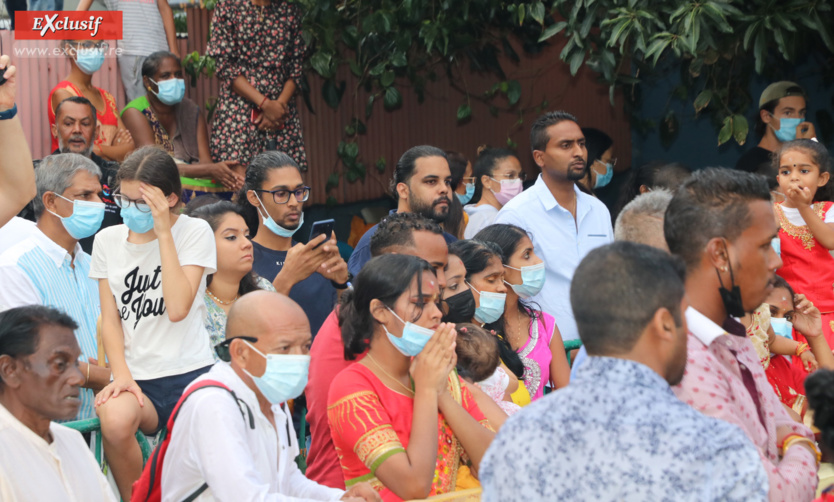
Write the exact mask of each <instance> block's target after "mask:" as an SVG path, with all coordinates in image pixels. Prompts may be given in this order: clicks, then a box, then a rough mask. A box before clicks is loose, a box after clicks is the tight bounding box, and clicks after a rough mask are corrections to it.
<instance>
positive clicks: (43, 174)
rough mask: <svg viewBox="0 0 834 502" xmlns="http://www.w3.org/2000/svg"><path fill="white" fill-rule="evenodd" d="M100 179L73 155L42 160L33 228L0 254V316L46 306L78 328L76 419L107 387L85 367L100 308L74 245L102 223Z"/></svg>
mask: <svg viewBox="0 0 834 502" xmlns="http://www.w3.org/2000/svg"><path fill="white" fill-rule="evenodd" d="M100 176H101V170H100V169H99V168H98V166H97V165H96V164H95V163H94V162H93V161H92V160H90V159H88V158H86V157H84V156H82V155H79V154H76V153H64V154H58V155H51V156H49V157H47V158H46V159H44V160H43V162H41V164H40V166H39V167H38V169H37V172H36V174H35V181H36V185H37V189H38V195H37V197H35V199H34V200H33V207H34V210H35V217H36V218H37V220H38V222H37V225H36V228H33V229H31V231H30V235H29V237H28V238H26V239H24V240H23V241H20V242H18V243H17V244H16V245H14V246H12V247H11V248H9V249H8V250H6V252H4V253H3V254H2V255H0V285H2V286H0V311H2V310H5V309H9V308H13V307H21V306H24V305H48V306H50V307H55V308H57V309H59V310H61V311H63V312H65V313H67V314H69V316H70V317H72V319H73V320H74V321H75V323H76V324H78V326H79V327H78V329H77V331H76V333H75V334H76V337H77V339H78V344H79V346H80V347H81V352H82V355H83V360H82V361H81V362H80V365H81V371H82V373H83V374H84V376H85V381H84V382H82V385H83V386H84V387H86V389H84V390H83V391H82V392H81V403H82V404H81V407H80V408H79V414H78V416H77V417H75V418H76V419H78V420H81V419H87V418H94V417H95V410H94V407H93V399H94V395H93V390H98V389H101V388H102V387H104V386H105V385H107V384H108V383H109V382H110V370H109V369H106V368H104V367H101V366H98V365H95V364H88V362H87V361H88V358H95V357H97V356H98V344H97V343H96V322H97V321H98V316H99V313H100V312H101V308H100V306H99V295H98V284H97V281H95V280H93V279H90V277H89V273H90V255H88V254H87V253H85V252H84V251H83V250H82V249H81V245H80V244H79V243H78V240H79V239H83V238H85V237H89V236H91V235H93V234H94V233H95V232H96V231H98V229H99V227H101V222H102V219H103V218H104V204H103V203H102V202H101V199H100V198H99V193H101V183H100V181H99V177H100ZM70 418H72V417H70Z"/></svg>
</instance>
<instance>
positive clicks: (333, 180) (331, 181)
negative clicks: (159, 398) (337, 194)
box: [324, 173, 339, 192]
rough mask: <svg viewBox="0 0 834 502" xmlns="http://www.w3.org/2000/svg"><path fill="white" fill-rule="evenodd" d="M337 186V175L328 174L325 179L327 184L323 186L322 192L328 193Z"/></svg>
mask: <svg viewBox="0 0 834 502" xmlns="http://www.w3.org/2000/svg"><path fill="white" fill-rule="evenodd" d="M337 186H339V173H330V175H329V176H328V177H327V184H325V185H324V191H325V192H329V191H330V189H332V188H336V187H337Z"/></svg>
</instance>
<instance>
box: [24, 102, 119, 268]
mask: <svg viewBox="0 0 834 502" xmlns="http://www.w3.org/2000/svg"><path fill="white" fill-rule="evenodd" d="M98 129H99V125H98V122H97V120H96V109H95V107H94V106H93V104H92V103H90V101H89V100H88V99H87V98H85V97H83V96H72V97H69V98H67V99H65V100H63V101H61V103H60V104H58V108H57V109H56V110H55V124H53V125H52V134H54V135H55V137H57V138H58V149H57V150H55V151H54V152H52V154H51V155H55V154H59V153H77V154H79V155H83V156H84V157H87V158H88V159H90V160H92V161H93V162H94V163H95V164H96V165H97V166H98V167H99V169H101V186H102V193H101V201H102V202H104V221H103V222H102V223H101V228H107V227H109V226H113V225H119V224H121V223H122V217H121V215H120V212H119V207H118V206H117V205H116V203H115V201H114V200H113V196H112V195H111V193H110V191H111V190H112V188H113V183H114V181H115V179H116V172H118V170H119V163H118V162H113V161H110V160H105V159H103V158H101V157H99V156H98V155H96V154H95V153H93V141H94V140H95V138H97V137H98ZM40 163H41V160H36V161H35V162H34V164H35V169H37V167H38V165H39V164H40ZM21 216H23V217H24V218H26V219H29V220H33V221H34V219H35V214H34V210H33V208H32V206H31V205H30V206H28V207H27V208H26V209H24V210H23V212H22V213H21ZM94 238H95V235H91V236H90V237H87V238H85V239H81V240H80V241H79V243H80V244H81V249H83V250H84V252H86V253H92V252H93V239H94Z"/></svg>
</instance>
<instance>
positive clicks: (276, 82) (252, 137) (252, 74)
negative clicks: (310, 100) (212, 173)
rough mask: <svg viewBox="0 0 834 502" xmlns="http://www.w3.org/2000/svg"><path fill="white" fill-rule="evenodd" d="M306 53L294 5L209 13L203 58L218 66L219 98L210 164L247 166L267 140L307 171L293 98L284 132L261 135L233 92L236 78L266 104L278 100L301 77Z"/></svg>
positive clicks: (232, 3) (227, 5) (225, 7)
mask: <svg viewBox="0 0 834 502" xmlns="http://www.w3.org/2000/svg"><path fill="white" fill-rule="evenodd" d="M305 53H306V46H305V44H304V40H303V39H302V38H301V12H300V11H299V8H298V7H297V6H296V5H295V4H290V3H287V2H286V1H282V0H273V1H272V3H270V4H269V5H266V6H263V7H261V6H257V5H254V4H253V3H252V2H251V0H220V1H219V2H217V6H216V7H215V9H214V17H213V18H212V29H211V40H209V45H208V54H209V55H210V56H213V57H214V58H215V60H216V64H217V75H218V78H219V79H220V96H219V98H218V102H217V109H216V110H215V113H214V121H213V124H212V131H211V155H212V157H213V158H214V161H215V162H220V161H224V160H236V161H238V162H240V163H241V164H244V165H246V164H249V162H250V160H251V159H252V157H254V156H255V155H257V154H259V153H261V152H263V151H264V150H265V149H266V146H267V143H268V142H269V141H270V140H275V141H276V144H277V149H278V150H279V151H282V152H284V153H286V154H288V155H289V156H291V157H292V158H293V159H295V161H296V162H298V165H299V166H301V169H302V170H306V169H307V155H306V152H305V150H304V139H303V138H302V134H301V120H300V119H299V116H298V108H297V107H296V100H295V98H293V99H291V100H290V101H289V103H288V108H289V111H288V113H287V116H286V120H285V122H284V127H283V128H282V129H279V130H277V131H272V132H269V131H260V130H259V129H258V127H257V126H256V125H255V124H253V123H252V121H251V117H252V110H253V109H254V108H255V107H256V105H255V104H253V103H251V102H250V101H248V100H246V99H245V98H243V97H242V96H240V95H238V94H237V93H236V92H234V91H233V90H232V82H233V81H234V80H235V78H237V76H238V75H242V76H244V77H246V79H247V80H249V83H250V84H252V86H253V87H255V88H256V89H257V90H258V91H260V92H261V93H262V94H263V95H264V96H266V97H267V98H269V99H271V100H272V99H278V96H280V94H281V91H283V90H284V82H286V81H287V80H288V79H291V78H292V79H295V80H296V81H297V80H298V79H299V78H301V74H302V65H303V63H304V57H305Z"/></svg>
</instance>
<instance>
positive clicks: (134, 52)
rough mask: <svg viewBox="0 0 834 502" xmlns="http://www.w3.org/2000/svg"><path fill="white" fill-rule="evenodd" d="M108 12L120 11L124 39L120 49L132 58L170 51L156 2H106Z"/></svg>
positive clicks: (153, 0) (119, 42)
mask: <svg viewBox="0 0 834 502" xmlns="http://www.w3.org/2000/svg"><path fill="white" fill-rule="evenodd" d="M105 4H106V5H107V9H108V10H112V11H116V10H120V11H122V12H123V14H122V30H123V37H122V39H121V40H119V41H118V47H119V48H120V49H122V50H123V51H124V54H127V55H130V56H149V55H150V54H152V53H154V52H156V51H167V50H168V38H167V37H166V36H165V26H163V24H162V16H161V15H159V8H158V7H157V4H156V0H105Z"/></svg>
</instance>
